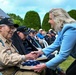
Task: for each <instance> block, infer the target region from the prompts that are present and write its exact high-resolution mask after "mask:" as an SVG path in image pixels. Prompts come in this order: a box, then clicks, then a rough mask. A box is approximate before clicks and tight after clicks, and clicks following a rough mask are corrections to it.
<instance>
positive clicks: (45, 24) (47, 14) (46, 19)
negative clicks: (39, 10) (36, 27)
mask: <svg viewBox="0 0 76 75" xmlns="http://www.w3.org/2000/svg"><path fill="white" fill-rule="evenodd" d="M48 20H49V13H48V12H47V13H46V14H45V16H44V18H43V22H42V29H44V30H46V31H48V30H49V29H50V28H51V25H50V24H49V23H48Z"/></svg>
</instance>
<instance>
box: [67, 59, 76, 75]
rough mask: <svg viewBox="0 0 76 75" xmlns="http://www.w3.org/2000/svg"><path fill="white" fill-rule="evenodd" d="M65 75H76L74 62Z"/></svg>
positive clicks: (75, 62) (75, 63)
mask: <svg viewBox="0 0 76 75" xmlns="http://www.w3.org/2000/svg"><path fill="white" fill-rule="evenodd" d="M66 75H76V60H75V61H74V62H73V63H72V64H71V65H70V67H69V68H68V69H67V70H66Z"/></svg>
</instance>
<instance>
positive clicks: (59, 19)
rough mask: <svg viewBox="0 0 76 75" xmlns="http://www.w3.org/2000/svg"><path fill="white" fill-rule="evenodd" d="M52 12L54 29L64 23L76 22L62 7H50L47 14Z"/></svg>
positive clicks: (57, 29)
mask: <svg viewBox="0 0 76 75" xmlns="http://www.w3.org/2000/svg"><path fill="white" fill-rule="evenodd" d="M50 13H51V14H52V18H53V20H54V22H55V31H59V30H61V29H62V28H63V25H64V24H66V23H72V22H76V21H75V20H74V19H73V18H72V17H70V15H69V14H68V13H67V12H66V11H65V10H63V9H62V8H56V9H52V10H51V11H50V12H49V14H50Z"/></svg>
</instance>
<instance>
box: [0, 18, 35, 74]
mask: <svg viewBox="0 0 76 75" xmlns="http://www.w3.org/2000/svg"><path fill="white" fill-rule="evenodd" d="M14 26H15V24H13V22H12V20H10V19H8V18H4V19H2V20H0V71H1V72H2V74H3V75H13V74H14V73H15V70H16V68H14V66H17V65H19V64H21V63H22V62H25V61H26V60H29V59H35V58H36V54H32V53H29V54H27V55H25V54H24V55H21V54H19V53H18V50H17V49H16V48H15V47H14V45H13V44H12V42H11V37H12V35H13V33H14Z"/></svg>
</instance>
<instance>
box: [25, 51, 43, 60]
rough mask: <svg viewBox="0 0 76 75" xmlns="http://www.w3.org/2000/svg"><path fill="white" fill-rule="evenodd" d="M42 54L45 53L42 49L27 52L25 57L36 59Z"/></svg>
mask: <svg viewBox="0 0 76 75" xmlns="http://www.w3.org/2000/svg"><path fill="white" fill-rule="evenodd" d="M42 54H43V52H42V51H41V50H39V51H33V52H31V53H29V54H26V55H25V58H26V60H34V59H37V58H38V57H39V56H40V55H42Z"/></svg>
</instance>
